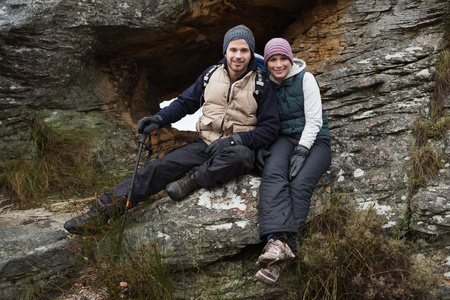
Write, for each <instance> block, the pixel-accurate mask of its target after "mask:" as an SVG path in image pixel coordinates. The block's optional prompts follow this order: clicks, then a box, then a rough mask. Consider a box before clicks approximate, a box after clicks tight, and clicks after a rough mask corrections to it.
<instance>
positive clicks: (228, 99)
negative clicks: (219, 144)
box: [219, 83, 233, 139]
mask: <svg viewBox="0 0 450 300" xmlns="http://www.w3.org/2000/svg"><path fill="white" fill-rule="evenodd" d="M232 86H233V84H232V83H231V84H230V85H229V86H228V93H227V104H228V103H230V94H231V87H232ZM224 123H225V116H223V117H222V124H220V130H221V131H222V133H221V134H220V136H219V139H220V138H222V137H223V134H224V132H223V124H224Z"/></svg>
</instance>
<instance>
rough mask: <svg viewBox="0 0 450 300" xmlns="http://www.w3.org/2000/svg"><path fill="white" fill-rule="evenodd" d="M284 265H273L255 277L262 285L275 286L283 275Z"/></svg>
mask: <svg viewBox="0 0 450 300" xmlns="http://www.w3.org/2000/svg"><path fill="white" fill-rule="evenodd" d="M283 269H284V264H279V265H272V266H269V267H266V268H263V269H261V270H259V271H258V272H257V273H256V275H255V277H256V279H258V280H259V281H261V282H262V283H265V284H268V285H272V284H275V283H276V282H277V281H278V279H279V278H280V277H281V274H282V273H283Z"/></svg>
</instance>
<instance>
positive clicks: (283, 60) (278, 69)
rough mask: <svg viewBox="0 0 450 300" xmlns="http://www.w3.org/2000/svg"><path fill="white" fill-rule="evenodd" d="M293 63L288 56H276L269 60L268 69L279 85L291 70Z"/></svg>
mask: <svg viewBox="0 0 450 300" xmlns="http://www.w3.org/2000/svg"><path fill="white" fill-rule="evenodd" d="M291 67H292V65H291V61H290V60H289V58H288V57H287V56H286V55H282V54H275V55H274V56H271V57H270V58H269V61H268V62H267V69H268V70H269V72H270V74H272V76H273V77H274V78H275V80H276V81H277V82H278V83H281V82H282V81H283V79H284V78H285V77H286V75H287V74H288V73H289V71H290V70H291Z"/></svg>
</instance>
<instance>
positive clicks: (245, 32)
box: [223, 25, 255, 54]
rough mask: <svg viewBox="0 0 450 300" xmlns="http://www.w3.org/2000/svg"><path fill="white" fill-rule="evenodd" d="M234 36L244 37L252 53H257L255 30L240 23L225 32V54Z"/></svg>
mask: <svg viewBox="0 0 450 300" xmlns="http://www.w3.org/2000/svg"><path fill="white" fill-rule="evenodd" d="M234 38H241V39H244V40H245V41H246V42H247V44H248V46H249V47H250V50H251V51H252V53H255V37H254V36H253V32H252V31H251V30H250V29H248V28H247V27H246V26H244V25H238V26H236V27H233V28H231V29H230V30H228V31H227V33H226V34H225V37H224V38H223V54H225V52H226V51H227V47H228V44H229V43H230V41H231V40H232V39H234Z"/></svg>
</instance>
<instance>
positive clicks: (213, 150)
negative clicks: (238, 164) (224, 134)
mask: <svg viewBox="0 0 450 300" xmlns="http://www.w3.org/2000/svg"><path fill="white" fill-rule="evenodd" d="M235 145H242V139H241V137H240V136H239V134H235V135H233V136H231V137H229V138H225V139H217V140H215V141H214V142H212V143H211V144H210V145H209V146H208V147H207V148H206V150H205V152H206V153H209V154H211V155H212V156H216V155H217V154H219V153H220V152H221V151H222V150H223V149H224V148H226V147H231V146H235Z"/></svg>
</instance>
